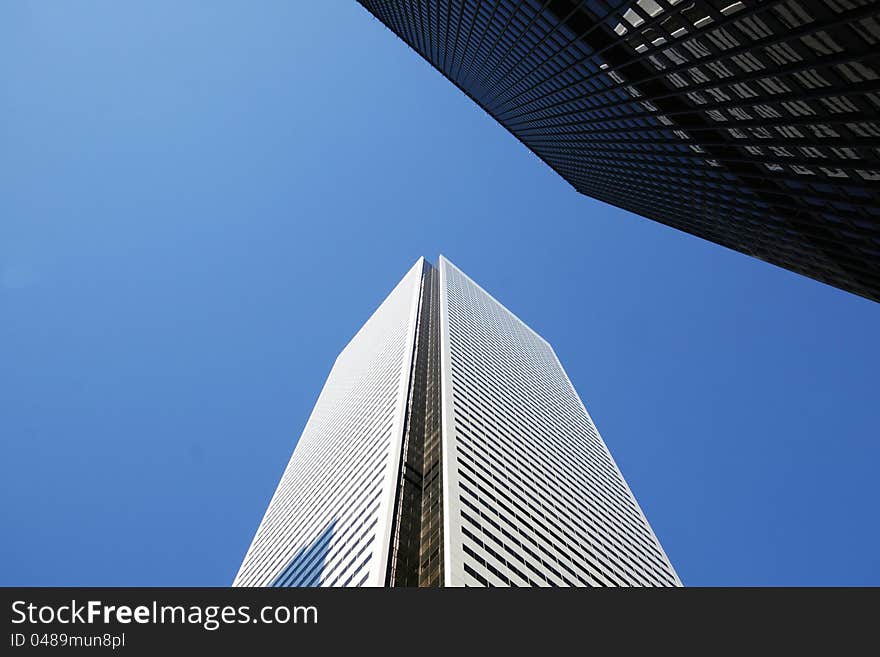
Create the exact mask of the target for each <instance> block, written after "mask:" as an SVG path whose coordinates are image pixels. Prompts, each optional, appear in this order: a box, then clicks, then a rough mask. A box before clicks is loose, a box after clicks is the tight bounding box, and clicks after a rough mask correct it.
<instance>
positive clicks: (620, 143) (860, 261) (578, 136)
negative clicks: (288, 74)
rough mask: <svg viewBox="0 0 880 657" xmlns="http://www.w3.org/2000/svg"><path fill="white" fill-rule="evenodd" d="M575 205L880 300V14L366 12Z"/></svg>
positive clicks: (822, 0) (856, 4)
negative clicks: (601, 207) (591, 203)
mask: <svg viewBox="0 0 880 657" xmlns="http://www.w3.org/2000/svg"><path fill="white" fill-rule="evenodd" d="M360 3H361V4H362V5H364V7H366V8H367V9H368V10H369V11H370V12H371V13H372V14H373V15H374V16H375V17H376V18H378V19H379V20H380V21H382V23H384V24H385V25H386V26H387V27H388V28H390V29H391V30H392V31H393V32H394V33H395V34H397V35H398V36H399V37H400V38H401V39H403V41H404V42H406V43H407V44H408V45H409V46H411V47H412V48H413V49H414V50H415V51H417V52H418V53H419V54H420V55H421V56H422V57H424V58H425V59H426V60H427V61H428V62H429V63H430V64H431V65H432V66H434V67H435V68H436V69H437V70H439V71H440V72H441V73H442V74H443V75H444V76H446V77H447V78H448V79H449V80H450V81H451V82H453V83H454V84H455V85H457V86H458V87H459V88H460V89H461V90H462V91H464V92H465V93H466V94H467V95H468V96H470V97H471V98H472V99H473V100H474V101H475V102H476V103H478V104H479V105H480V107H482V108H483V109H484V110H485V111H486V112H488V113H489V114H490V115H491V116H492V117H494V118H495V119H497V120H498V122H499V123H500V124H501V125H503V126H504V127H505V128H506V129H507V130H509V131H510V132H511V133H513V135H515V136H516V137H517V138H518V139H519V140H520V141H521V142H522V143H523V144H524V145H525V146H527V147H528V148H529V149H531V150H532V151H533V152H534V153H535V154H536V155H538V157H540V158H541V159H542V160H543V161H544V162H546V163H547V164H548V165H549V166H550V167H551V168H552V169H553V170H555V171H556V172H557V173H559V174H560V175H561V176H562V177H563V178H564V179H565V180H567V181H568V182H569V183H571V185H572V186H573V187H574V188H575V189H576V190H578V191H579V192H582V193H584V194H587V195H589V196H592V197H594V198H597V199H599V200H601V201H605V202H606V203H610V204H612V205H616V206H618V207H621V208H624V209H626V210H629V211H631V212H635V213H638V214H641V215H643V216H645V217H648V218H650V219H653V220H655V221H658V222H660V223H663V224H666V225H668V226H672V227H674V228H677V229H679V230H683V231H686V232H688V233H691V234H693V235H697V236H698V237H702V238H704V239H707V240H711V241H713V242H715V243H717V244H721V245H722V246H726V247H728V248H731V249H735V250H737V251H740V252H742V253H746V254H748V255H751V256H754V257H756V258H759V259H761V260H765V261H767V262H770V263H773V264H776V265H779V266H781V267H786V268H788V269H790V270H792V271H795V272H798V273H800V274H804V275H806V276H810V277H812V278H815V279H817V280H820V281H823V282H825V283H829V284H831V285H835V286H837V287H839V288H842V289H844V290H848V291H850V292H854V293H855V294H859V295H862V296H865V297H867V298H869V299H874V300H875V301H880V3H878V2H877V1H876V0H491V1H490V0H360Z"/></svg>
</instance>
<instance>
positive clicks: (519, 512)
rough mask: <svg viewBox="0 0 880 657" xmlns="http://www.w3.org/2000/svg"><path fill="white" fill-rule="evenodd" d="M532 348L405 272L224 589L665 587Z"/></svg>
mask: <svg viewBox="0 0 880 657" xmlns="http://www.w3.org/2000/svg"><path fill="white" fill-rule="evenodd" d="M680 584H681V582H680V581H679V579H678V577H677V575H676V574H675V571H674V570H673V568H672V566H671V565H670V563H669V560H668V559H667V558H666V555H665V553H664V552H663V549H662V548H661V546H660V543H659V541H658V540H657V538H656V536H655V535H654V533H653V531H652V530H651V527H650V526H649V525H648V522H647V520H646V519H645V517H644V515H643V514H642V512H641V509H640V508H639V506H638V504H637V502H636V500H635V498H634V497H633V495H632V493H631V491H630V489H629V487H628V486H627V484H626V482H625V481H624V479H623V477H622V476H621V474H620V471H619V470H618V468H617V466H616V464H615V463H614V460H613V459H612V457H611V455H610V454H609V452H608V450H607V448H606V447H605V444H604V442H603V441H602V438H601V437H600V436H599V433H598V431H597V430H596V427H595V426H594V425H593V422H592V420H591V419H590V416H589V414H588V413H587V411H586V409H585V408H584V405H583V404H582V403H581V400H580V398H579V397H578V395H577V393H576V392H575V390H574V388H573V386H572V384H571V382H570V381H569V379H568V377H567V375H566V374H565V371H564V370H563V368H562V365H561V364H560V362H559V360H558V359H557V357H556V354H555V353H554V351H553V349H552V348H551V347H550V345H549V344H548V343H547V342H546V341H545V340H544V339H542V338H541V337H540V336H539V335H538V334H536V333H535V332H534V331H532V330H531V329H530V328H529V327H528V326H526V325H525V324H523V323H522V322H521V321H520V320H519V319H517V318H516V316H514V315H513V314H512V313H510V312H509V311H508V310H506V309H505V308H504V307H503V306H502V305H501V304H500V303H498V302H497V301H496V300H495V299H493V298H492V297H491V296H490V295H489V294H487V293H486V292H485V291H483V290H482V288H480V287H479V286H478V285H477V284H475V283H474V282H473V281H471V280H470V279H469V278H468V277H467V276H465V275H464V274H463V273H462V272H461V271H460V270H458V269H457V268H456V267H455V266H453V265H452V264H451V263H450V262H449V261H448V260H446V259H445V258H442V257H441V258H440V261H439V266H438V267H437V268H434V267H432V266H431V265H430V264H428V263H427V262H425V261H424V259H420V260H419V262H417V263H416V265H415V266H414V267H413V268H412V269H411V270H410V272H409V273H408V274H407V275H406V277H405V278H404V279H403V280H402V281H401V282H400V283H399V284H398V285H397V287H396V288H395V289H394V291H393V292H392V293H391V295H390V296H389V297H388V298H387V299H386V300H385V301H384V302H383V304H382V305H381V306H380V308H379V309H378V310H377V311H376V312H375V313H374V314H373V316H372V317H371V318H370V320H369V321H368V322H367V324H366V325H365V326H364V328H363V329H361V331H360V332H359V333H358V334H357V335H356V336H355V338H354V339H353V340H352V341H351V343H349V345H348V346H347V347H346V348H345V350H343V352H342V354H340V356H339V358H338V359H337V361H336V364H335V365H334V366H333V369H332V371H331V372H330V376H329V377H328V379H327V382H326V384H325V385H324V389H323V390H322V392H321V395H320V397H319V399H318V402H317V404H316V405H315V409H314V411H313V412H312V415H311V417H310V418H309V421H308V423H307V425H306V428H305V430H304V431H303V434H302V437H301V438H300V440H299V442H298V444H297V446H296V449H295V450H294V452H293V456H292V457H291V459H290V463H289V464H288V466H287V469H286V470H285V472H284V475H283V476H282V479H281V482H280V483H279V484H278V488H277V490H276V492H275V495H274V496H273V498H272V500H271V502H270V503H269V508H268V509H267V511H266V514H265V516H264V518H263V521H262V522H261V523H260V526H259V528H258V530H257V533H256V536H255V537H254V539H253V542H252V544H251V546H250V548H249V550H248V552H247V554H246V555H245V558H244V561H243V563H242V565H241V568H240V570H239V573H238V575H237V576H236V578H235V581H234V585H236V586H679V585H680Z"/></svg>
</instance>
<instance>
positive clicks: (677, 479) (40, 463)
mask: <svg viewBox="0 0 880 657" xmlns="http://www.w3.org/2000/svg"><path fill="white" fill-rule="evenodd" d="M440 253H442V254H444V255H446V256H447V257H449V258H450V259H451V260H452V261H453V262H454V263H456V264H457V265H458V266H459V267H461V268H462V269H463V270H464V271H465V272H466V273H467V274H468V275H470V276H471V277H472V278H474V279H475V280H476V281H477V282H478V283H480V284H481V285H482V286H483V287H484V288H486V290H488V291H489V292H490V293H491V294H493V295H494V296H495V297H496V298H498V300H499V301H501V302H502V303H504V304H505V305H506V306H507V307H509V308H510V309H511V310H512V311H513V312H514V313H516V314H517V315H519V316H520V317H521V318H522V319H523V320H524V321H525V322H527V323H529V324H530V325H531V326H532V327H533V328H534V329H535V330H537V331H538V332H539V333H541V334H542V335H543V336H545V337H546V338H547V339H548V340H549V341H550V342H551V344H553V345H554V347H555V349H556V351H557V353H558V354H559V357H560V359H561V360H562V362H563V364H564V365H565V367H566V369H567V371H568V373H569V375H570V377H571V379H572V381H573V382H574V384H575V387H576V388H577V389H578V391H579V392H580V394H581V396H582V398H583V399H584V403H585V404H586V406H587V408H588V409H589V410H590V413H591V415H592V416H593V418H594V420H595V421H596V424H597V425H598V427H599V430H600V431H601V432H602V435H603V437H604V439H605V441H606V442H607V444H608V446H609V448H610V449H611V452H612V454H613V455H614V456H615V458H616V459H617V461H618V464H619V465H620V467H621V470H622V471H623V473H624V476H625V477H626V478H627V480H628V481H629V483H630V485H631V487H632V489H633V491H634V493H635V495H636V497H637V498H638V500H639V502H640V503H641V505H642V507H643V508H644V510H645V513H646V515H647V517H648V518H649V520H650V521H651V523H652V525H653V527H654V529H655V531H656V532H657V534H658V536H659V538H660V540H661V542H662V543H663V545H664V547H665V548H666V551H667V553H668V554H669V557H670V559H671V560H672V562H673V564H674V565H675V567H676V568H677V570H678V572H679V574H680V575H681V578H682V580H683V581H684V582H685V584H690V585H768V584H771V585H776V584H786V585H807V584H811V585H812V584H815V585H829V584H856V585H857V584H873V585H880V523H878V521H877V503H878V500H880V477H878V476H877V468H878V463H880V440H878V438H880V429H878V427H880V403H878V402H880V400H878V390H880V385H878V371H880V348H878V337H880V304H876V303H871V302H869V301H866V300H864V299H861V298H858V297H855V296H852V295H849V294H846V293H844V292H841V291H839V290H835V289H833V288H831V287H828V286H825V285H822V284H820V283H816V282H814V281H811V280H809V279H806V278H803V277H800V276H797V275H795V274H792V273H790V272H787V271H785V270H782V269H778V268H776V267H773V266H771V265H768V264H765V263H762V262H759V261H757V260H754V259H751V258H748V257H746V256H743V255H740V254H737V253H734V252H732V251H728V250H726V249H724V248H722V247H719V246H715V245H713V244H710V243H708V242H704V241H702V240H700V239H697V238H695V237H690V236H688V235H685V234H683V233H679V232H676V231H674V230H672V229H670V228H666V227H664V226H661V225H659V224H655V223H653V222H651V221H648V220H646V219H642V218H640V217H637V216H635V215H633V214H630V213H627V212H624V211H622V210H618V209H615V208H612V207H610V206H607V205H604V204H602V203H600V202H597V201H593V200H591V199H589V198H587V197H585V196H581V195H579V194H577V193H576V192H575V191H574V190H573V189H572V188H571V187H570V186H569V185H568V184H567V183H565V182H564V181H563V180H562V179H561V178H559V177H558V176H557V175H556V174H554V173H553V172H552V171H551V170H550V169H548V168H547V167H546V166H545V165H544V164H542V163H541V162H540V161H539V160H538V158H537V157H535V156H534V155H532V154H531V153H529V152H528V151H527V150H526V149H525V148H524V147H523V146H522V145H521V144H519V142H517V141H516V139H514V138H513V137H512V136H511V135H509V134H508V133H507V132H505V131H504V130H503V129H502V128H501V127H499V126H498V125H497V124H496V123H495V122H494V121H493V120H492V119H490V118H489V117H488V116H487V115H485V114H484V113H483V112H482V110H480V109H479V108H478V107H476V106H475V105H474V104H473V103H472V102H471V101H470V100H468V99H467V98H466V97H465V96H464V95H463V94H462V93H460V92H459V91H458V90H456V89H455V88H454V87H453V86H452V85H451V84H449V83H448V82H447V81H446V80H445V79H443V77H442V76H441V75H440V74H439V73H436V72H435V71H434V70H433V69H431V68H430V66H429V65H428V64H426V63H425V62H424V61H423V60H422V59H421V58H420V57H418V56H417V55H416V54H415V53H414V52H412V51H410V50H409V49H408V48H407V47H406V46H405V45H404V44H403V43H402V42H401V41H400V40H399V39H398V38H397V37H396V36H394V35H393V34H392V33H391V32H389V31H388V30H386V29H385V28H384V27H383V26H382V25H381V24H380V23H378V22H377V21H376V20H374V19H373V18H372V17H371V16H370V15H369V14H368V13H367V12H366V11H365V10H364V9H362V8H361V7H360V6H359V5H357V4H356V3H355V2H354V0H333V1H331V2H281V1H278V2H268V1H267V2H261V3H257V4H254V3H247V2H241V1H239V2H211V3H205V2H179V1H177V0H174V1H164V0H163V1H158V0H151V1H150V2H127V3H118V2H112V1H110V0H108V1H106V2H87V1H85V0H83V1H81V2H75V3H70V2H54V3H48V2H27V3H25V2H19V3H16V2H5V3H2V6H0V445H2V455H0V525H2V528H3V529H2V540H0V584H5V585H11V584H20V585H52V584H57V585H157V586H158V585H220V586H222V585H226V584H228V583H230V582H231V580H232V578H233V575H234V574H235V572H236V570H237V568H238V565H239V564H240V561H241V558H242V556H243V554H244V552H245V550H246V548H247V546H248V544H249V543H250V540H251V538H252V536H253V533H254V531H255V530H256V527H257V524H258V522H259V520H260V518H261V517H262V513H263V511H264V510H265V507H266V504H267V502H268V500H269V498H270V496H271V494H272V492H273V490H274V488H275V485H276V483H277V481H278V478H279V477H280V475H281V472H282V470H283V468H284V465H285V464H286V462H287V459H288V458H289V456H290V452H291V450H292V448H293V446H294V444H295V441H296V439H297V437H298V435H299V432H300V431H301V430H302V427H303V426H304V424H305V421H306V419H307V417H308V414H309V412H310V410H311V407H312V405H313V404H314V402H315V399H316V398H317V395H318V392H319V390H320V388H321V386H322V384H323V382H324V379H325V377H326V375H327V373H328V372H329V369H330V367H331V365H332V363H333V360H334V358H335V357H336V354H337V353H338V352H339V350H340V349H341V348H342V347H343V346H344V345H345V343H346V342H347V341H348V339H349V338H350V337H351V336H352V335H353V334H354V332H355V331H356V330H357V329H358V328H359V327H360V326H361V324H362V323H363V322H364V321H365V320H366V319H367V317H368V316H369V315H370V313H371V312H372V311H373V310H374V308H375V307H376V306H377V305H378V304H379V303H380V302H381V300H382V299H383V298H384V297H385V295H386V294H387V293H388V292H389V291H390V290H391V288H392V287H393V286H394V285H395V284H396V282H397V281H398V280H399V279H400V278H401V277H402V276H403V274H404V273H405V272H406V271H407V269H408V268H409V267H410V266H411V265H412V264H413V262H415V260H416V258H417V257H418V256H420V255H424V256H426V257H428V259H430V260H432V261H436V257H437V255H438V254H440Z"/></svg>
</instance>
